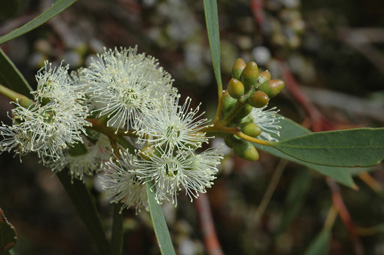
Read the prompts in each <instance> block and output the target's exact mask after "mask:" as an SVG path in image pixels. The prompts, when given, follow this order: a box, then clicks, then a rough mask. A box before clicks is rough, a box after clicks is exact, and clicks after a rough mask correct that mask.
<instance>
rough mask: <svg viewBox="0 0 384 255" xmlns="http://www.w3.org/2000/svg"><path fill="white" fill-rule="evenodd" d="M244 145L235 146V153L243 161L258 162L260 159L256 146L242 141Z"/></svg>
mask: <svg viewBox="0 0 384 255" xmlns="http://www.w3.org/2000/svg"><path fill="white" fill-rule="evenodd" d="M242 141H243V142H244V143H241V145H239V146H235V147H234V148H233V149H234V151H235V153H236V154H237V155H238V156H239V157H240V158H243V159H246V160H249V161H257V160H258V159H259V153H258V152H257V150H256V148H255V146H253V144H251V143H250V142H246V141H244V140H242Z"/></svg>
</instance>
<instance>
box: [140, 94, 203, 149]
mask: <svg viewBox="0 0 384 255" xmlns="http://www.w3.org/2000/svg"><path fill="white" fill-rule="evenodd" d="M179 98H180V97H179V96H173V97H170V96H164V97H163V98H162V100H161V102H162V104H161V107H159V108H157V109H154V110H153V112H152V114H148V116H144V118H142V120H141V121H142V125H141V128H140V129H139V130H137V133H138V134H139V135H140V137H139V140H138V142H139V143H140V142H141V143H144V142H147V143H150V144H151V145H154V146H157V147H163V148H164V150H170V151H173V150H174V149H177V150H189V149H192V150H194V149H196V148H197V147H200V146H201V144H202V143H204V142H207V137H205V133H204V132H201V129H203V128H204V127H206V126H207V124H208V120H207V119H200V117H201V116H202V115H203V114H204V112H202V113H200V114H199V113H198V112H199V106H200V105H199V106H197V108H196V109H195V110H192V109H191V108H190V104H191V99H190V98H187V99H186V100H185V102H184V104H183V105H182V106H179Z"/></svg>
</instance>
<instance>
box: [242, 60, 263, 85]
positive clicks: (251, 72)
mask: <svg viewBox="0 0 384 255" xmlns="http://www.w3.org/2000/svg"><path fill="white" fill-rule="evenodd" d="M258 77H259V68H258V66H257V64H256V62H255V61H251V62H249V63H248V64H247V66H246V67H245V68H244V70H243V72H242V74H241V78H240V80H241V81H242V83H243V84H244V87H245V91H248V90H250V89H251V88H252V87H253V86H255V85H256V83H257V78H258Z"/></svg>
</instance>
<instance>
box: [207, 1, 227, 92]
mask: <svg viewBox="0 0 384 255" xmlns="http://www.w3.org/2000/svg"><path fill="white" fill-rule="evenodd" d="M204 13H205V22H206V24H207V32H208V40H209V47H210V49H211V56H212V65H213V71H214V73H215V78H216V81H217V86H218V88H217V89H218V90H219V91H223V85H222V81H221V71H220V33H219V15H218V11H217V2H216V0H204Z"/></svg>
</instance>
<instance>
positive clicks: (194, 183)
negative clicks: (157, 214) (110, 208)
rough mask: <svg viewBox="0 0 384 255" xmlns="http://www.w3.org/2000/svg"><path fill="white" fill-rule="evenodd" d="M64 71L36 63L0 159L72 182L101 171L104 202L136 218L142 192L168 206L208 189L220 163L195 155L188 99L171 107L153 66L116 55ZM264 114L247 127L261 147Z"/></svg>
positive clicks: (196, 123) (0, 145) (199, 116)
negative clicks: (9, 154)
mask: <svg viewBox="0 0 384 255" xmlns="http://www.w3.org/2000/svg"><path fill="white" fill-rule="evenodd" d="M68 69H69V67H68V66H62V65H60V66H59V67H57V68H53V67H52V65H51V64H49V63H45V66H44V67H43V68H42V69H41V70H40V71H39V72H38V74H37V75H36V80H37V89H36V91H33V92H32V96H33V101H30V103H28V104H26V103H22V102H21V101H20V102H19V101H18V100H15V102H14V105H15V108H14V109H13V110H12V116H11V118H12V121H13V123H12V125H6V124H4V123H2V125H1V126H0V135H1V136H2V138H3V139H2V140H0V153H1V152H3V151H14V152H15V153H16V154H19V155H24V154H26V153H30V152H34V153H37V155H38V156H39V158H40V159H41V161H42V163H43V164H44V165H46V166H49V167H51V168H52V170H53V171H62V170H63V169H64V168H66V167H67V168H68V170H69V173H70V174H71V175H72V178H77V179H80V180H82V179H83V178H84V176H92V175H94V174H96V173H98V172H99V171H102V170H104V171H103V173H104V174H103V187H104V190H105V193H106V196H107V197H108V198H109V199H110V200H111V201H112V202H116V203H117V202H121V203H123V208H128V207H136V210H137V211H139V210H141V209H142V208H146V207H147V198H146V189H145V185H144V184H147V183H148V184H149V185H150V187H151V190H152V192H153V193H154V195H155V199H156V200H157V202H158V203H162V202H163V201H171V202H172V203H174V204H175V205H177V195H178V194H179V193H180V192H182V191H184V192H185V194H186V195H187V196H188V197H189V198H190V199H191V200H192V199H194V198H197V197H198V196H199V193H203V192H206V189H207V188H209V187H211V186H212V184H213V180H214V179H215V178H216V177H215V176H216V174H217V172H218V169H217V166H218V165H219V164H220V162H221V160H222V158H223V155H222V153H221V152H220V151H219V150H216V149H213V148H209V149H206V150H203V145H204V144H207V143H208V141H209V139H210V138H213V137H209V136H207V134H206V132H207V130H209V129H210V128H212V126H213V125H212V124H209V121H208V120H207V119H204V118H203V115H204V112H200V109H199V108H200V105H199V106H197V107H196V108H195V109H192V108H191V99H190V98H187V99H185V101H184V102H180V101H181V95H180V94H179V93H178V92H177V89H175V88H174V87H173V86H172V83H173V80H172V78H171V76H170V75H169V74H168V73H167V72H166V71H165V70H164V69H163V68H162V67H160V66H159V63H158V61H157V60H156V59H155V58H153V57H150V56H146V55H145V54H139V53H137V48H129V49H125V48H121V49H114V50H106V51H105V52H104V53H102V54H100V55H98V56H97V58H96V59H94V60H93V63H92V64H91V65H90V66H89V67H88V68H82V69H80V70H78V71H77V72H74V73H72V74H71V75H70V74H69V73H68ZM264 108H265V107H263V108H257V109H256V108H255V109H254V110H253V111H252V112H251V114H250V115H249V116H248V121H253V122H254V123H256V124H257V125H258V126H259V127H260V128H261V130H262V133H261V135H260V138H261V139H264V140H274V139H275V138H273V137H272V136H271V134H273V133H274V134H278V132H277V129H278V128H279V127H278V126H277V125H276V124H277V123H278V121H279V117H276V115H275V113H276V111H275V110H274V109H271V110H267V111H264ZM96 125H97V126H96ZM119 139H120V140H119ZM121 141H124V142H123V143H122V142H121Z"/></svg>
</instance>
